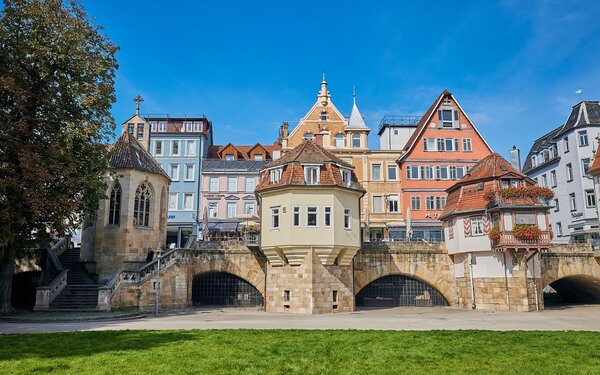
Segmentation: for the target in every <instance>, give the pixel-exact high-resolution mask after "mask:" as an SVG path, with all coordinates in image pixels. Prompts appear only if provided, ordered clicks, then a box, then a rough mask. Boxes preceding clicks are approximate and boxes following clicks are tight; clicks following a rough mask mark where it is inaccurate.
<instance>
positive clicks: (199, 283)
mask: <svg viewBox="0 0 600 375" xmlns="http://www.w3.org/2000/svg"><path fill="white" fill-rule="evenodd" d="M192 303H193V304H194V305H196V306H200V305H202V306H207V305H209V306H211V305H212V306H230V307H253V306H262V305H263V304H264V300H263V296H262V295H261V294H260V292H259V291H258V289H256V288H255V287H254V286H253V285H252V284H250V283H249V282H247V281H246V280H244V279H242V278H241V277H239V276H236V275H232V274H230V273H227V272H210V273H203V274H200V275H197V276H195V277H194V280H193V282H192Z"/></svg>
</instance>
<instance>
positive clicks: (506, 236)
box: [492, 230, 552, 247]
mask: <svg viewBox="0 0 600 375" xmlns="http://www.w3.org/2000/svg"><path fill="white" fill-rule="evenodd" d="M551 242H552V233H551V232H550V231H549V230H544V231H542V233H541V234H540V236H539V237H538V238H537V239H535V240H522V239H519V238H515V236H513V232H512V231H502V232H500V239H499V240H498V241H493V242H492V243H493V246H494V247H549V246H550V244H551Z"/></svg>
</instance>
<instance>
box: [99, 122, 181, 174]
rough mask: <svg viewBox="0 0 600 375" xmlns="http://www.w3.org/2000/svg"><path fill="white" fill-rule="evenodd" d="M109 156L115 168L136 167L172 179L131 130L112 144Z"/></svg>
mask: <svg viewBox="0 0 600 375" xmlns="http://www.w3.org/2000/svg"><path fill="white" fill-rule="evenodd" d="M108 158H109V161H110V164H111V166H112V167H113V168H115V169H136V170H138V171H143V172H150V173H154V174H160V175H163V176H165V177H166V178H167V179H169V181H171V179H170V178H169V175H168V174H167V173H166V172H165V171H164V170H163V169H162V168H161V167H160V165H159V164H158V163H157V162H156V160H155V159H154V158H153V157H152V155H150V153H149V152H148V151H146V149H145V148H144V146H142V144H141V143H140V142H139V141H138V140H137V139H135V137H134V136H132V135H130V134H129V132H123V134H121V136H120V137H119V139H117V141H116V142H115V143H113V144H112V145H111V146H110V148H109V150H108Z"/></svg>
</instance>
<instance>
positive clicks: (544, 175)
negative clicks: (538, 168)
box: [542, 173, 548, 187]
mask: <svg viewBox="0 0 600 375" xmlns="http://www.w3.org/2000/svg"><path fill="white" fill-rule="evenodd" d="M542 186H544V187H546V186H548V178H547V177H546V174H545V173H544V174H543V175H542Z"/></svg>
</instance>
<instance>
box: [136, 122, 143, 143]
mask: <svg viewBox="0 0 600 375" xmlns="http://www.w3.org/2000/svg"><path fill="white" fill-rule="evenodd" d="M137 139H138V140H140V141H141V140H142V139H144V124H137Z"/></svg>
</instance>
